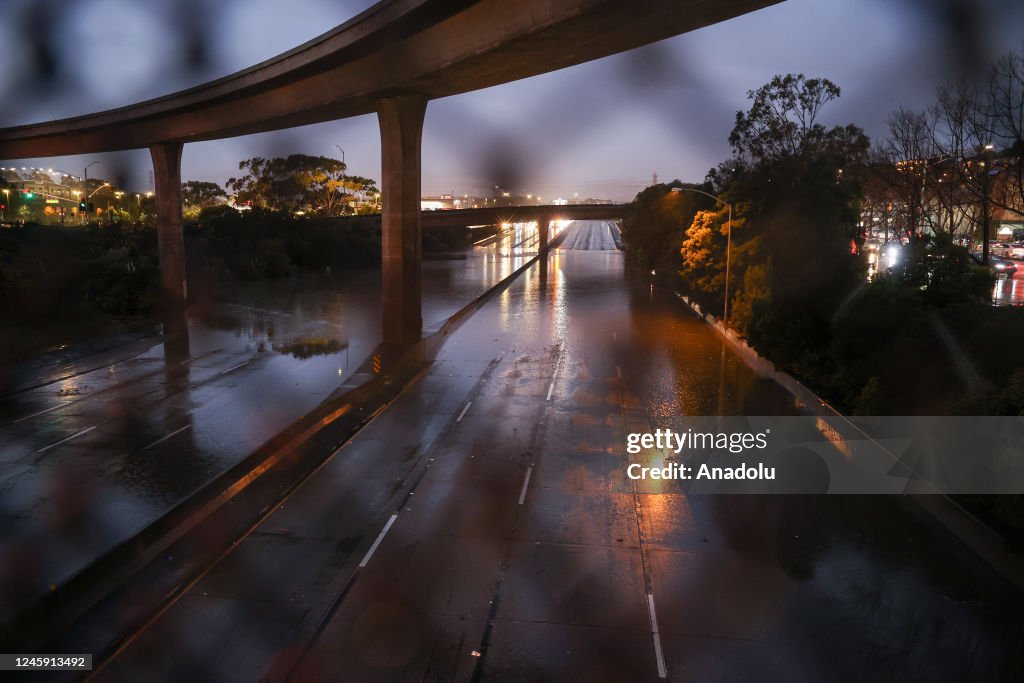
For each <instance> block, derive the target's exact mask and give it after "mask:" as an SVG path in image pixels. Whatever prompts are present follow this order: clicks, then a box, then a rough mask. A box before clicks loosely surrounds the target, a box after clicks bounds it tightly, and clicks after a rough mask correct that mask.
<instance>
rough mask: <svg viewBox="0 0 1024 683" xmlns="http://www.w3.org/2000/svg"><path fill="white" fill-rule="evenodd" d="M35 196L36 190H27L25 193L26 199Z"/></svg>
mask: <svg viewBox="0 0 1024 683" xmlns="http://www.w3.org/2000/svg"><path fill="white" fill-rule="evenodd" d="M35 196H36V193H35V192H26V193H25V199H35Z"/></svg>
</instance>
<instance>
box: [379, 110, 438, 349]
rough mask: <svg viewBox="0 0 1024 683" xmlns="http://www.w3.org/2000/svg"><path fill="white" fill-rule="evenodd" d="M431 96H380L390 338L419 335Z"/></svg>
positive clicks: (386, 339)
mask: <svg viewBox="0 0 1024 683" xmlns="http://www.w3.org/2000/svg"><path fill="white" fill-rule="evenodd" d="M426 110H427V100H426V99H425V98H423V97H419V96H415V95H404V96H400V97H389V98H385V99H382V100H379V101H378V102H377V120H378V121H379V123H380V147H381V176H382V178H381V198H382V200H383V206H382V207H381V241H382V254H381V256H382V259H381V269H382V273H381V275H382V280H383V292H382V303H383V306H384V311H383V313H384V316H383V317H384V343H386V344H405V343H411V342H416V341H419V339H420V336H421V334H422V331H423V318H422V314H421V301H420V296H421V285H422V283H421V275H420V271H421V262H422V256H423V255H422V240H421V236H420V233H421V229H420V149H421V147H420V142H421V138H422V133H423V116H424V114H425V113H426Z"/></svg>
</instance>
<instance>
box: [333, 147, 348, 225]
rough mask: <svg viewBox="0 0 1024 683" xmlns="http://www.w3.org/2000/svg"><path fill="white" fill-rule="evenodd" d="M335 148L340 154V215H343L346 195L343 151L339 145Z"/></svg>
mask: <svg viewBox="0 0 1024 683" xmlns="http://www.w3.org/2000/svg"><path fill="white" fill-rule="evenodd" d="M335 147H337V148H338V151H339V152H341V214H342V215H345V196H346V195H347V194H348V192H346V191H345V170H346V165H345V150H343V149H342V148H341V145H335Z"/></svg>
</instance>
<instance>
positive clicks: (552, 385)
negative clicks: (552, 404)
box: [544, 380, 555, 401]
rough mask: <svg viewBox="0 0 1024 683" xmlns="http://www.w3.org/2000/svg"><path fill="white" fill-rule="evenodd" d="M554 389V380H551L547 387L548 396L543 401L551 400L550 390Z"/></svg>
mask: <svg viewBox="0 0 1024 683" xmlns="http://www.w3.org/2000/svg"><path fill="white" fill-rule="evenodd" d="M554 390H555V380H551V386H549V387H548V397H547V398H546V399H544V400H545V401H550V400H551V392H552V391H554Z"/></svg>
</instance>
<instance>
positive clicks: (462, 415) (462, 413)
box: [455, 401, 473, 422]
mask: <svg viewBox="0 0 1024 683" xmlns="http://www.w3.org/2000/svg"><path fill="white" fill-rule="evenodd" d="M471 405H473V402H472V401H470V402H469V403H467V404H466V407H465V408H463V409H462V412H461V413H459V417H458V418H457V419H456V420H455V421H456V422H462V418H464V417H465V416H466V411H467V410H469V407H470V406H471Z"/></svg>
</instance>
